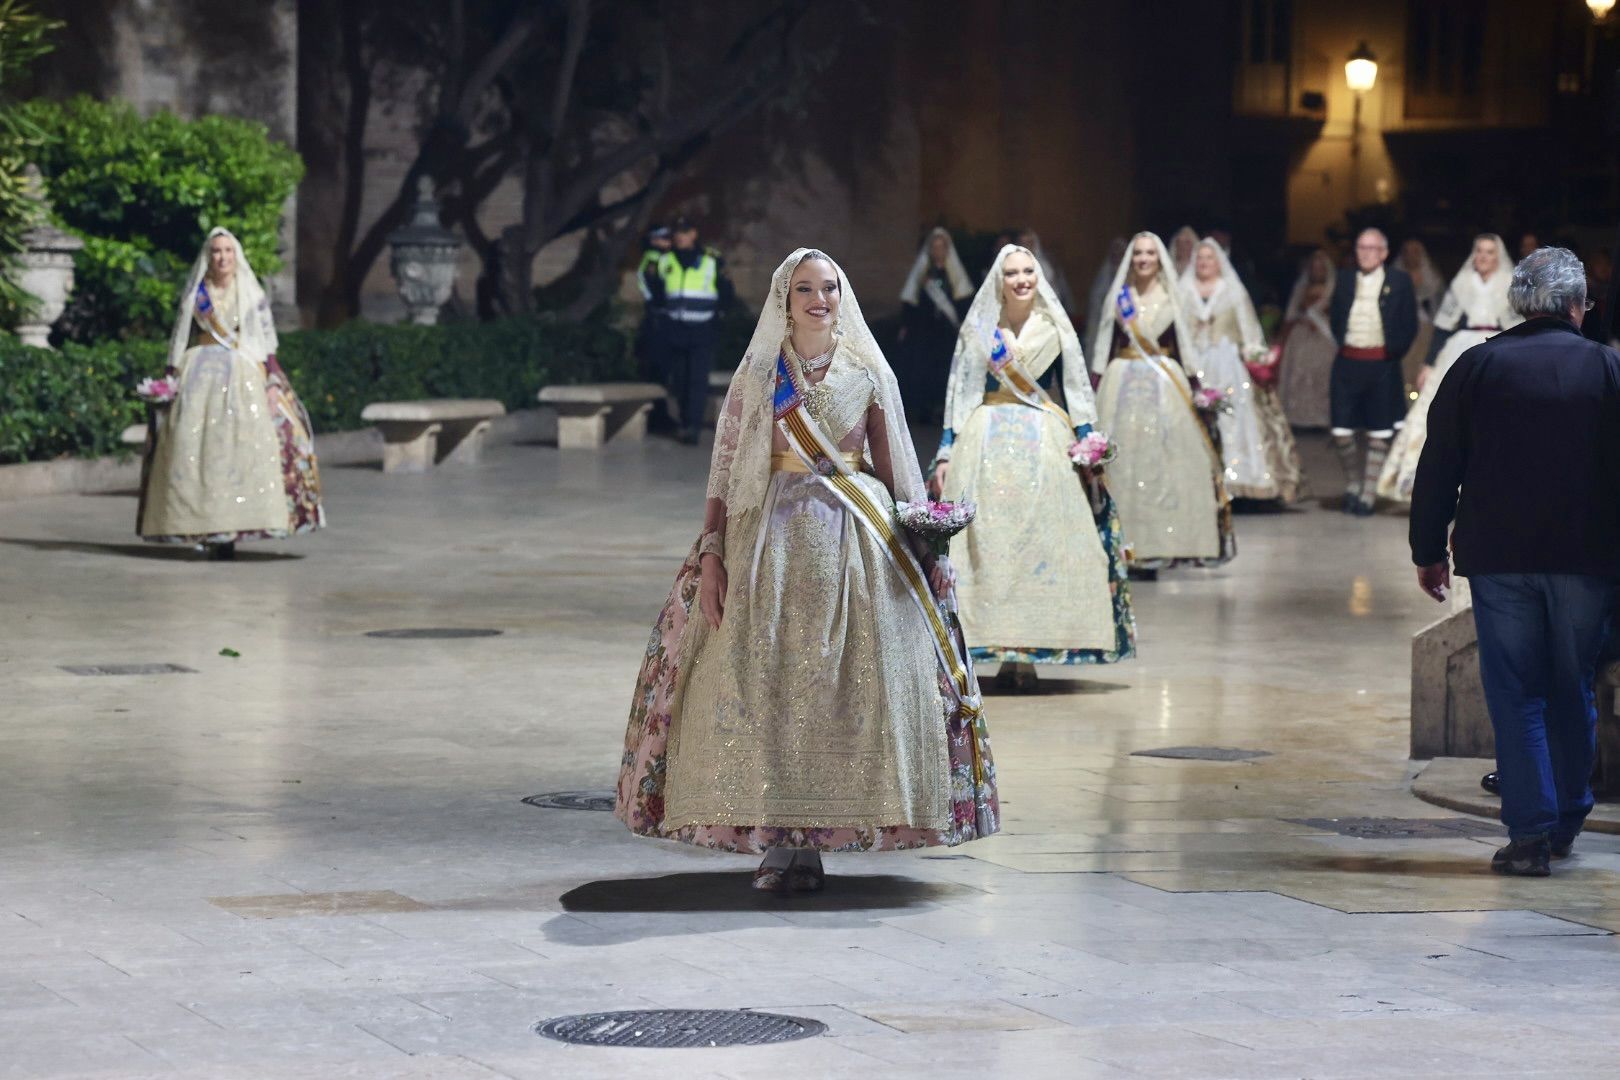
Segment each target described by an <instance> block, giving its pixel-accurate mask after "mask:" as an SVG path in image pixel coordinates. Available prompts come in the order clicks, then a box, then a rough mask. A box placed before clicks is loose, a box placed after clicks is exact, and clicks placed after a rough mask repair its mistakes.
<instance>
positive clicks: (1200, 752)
mask: <svg viewBox="0 0 1620 1080" xmlns="http://www.w3.org/2000/svg"><path fill="white" fill-rule="evenodd" d="M1270 756H1271V751H1270V750H1235V749H1233V748H1232V747H1229V746H1166V747H1165V748H1164V749H1162V750H1137V751H1134V752H1133V753H1132V754H1131V757H1163V758H1179V759H1181V760H1184V761H1252V760H1253V759H1255V758H1263V757H1270Z"/></svg>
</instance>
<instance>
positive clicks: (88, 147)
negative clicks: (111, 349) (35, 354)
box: [22, 97, 304, 341]
mask: <svg viewBox="0 0 1620 1080" xmlns="http://www.w3.org/2000/svg"><path fill="white" fill-rule="evenodd" d="M22 115H23V117H24V119H25V120H26V121H27V122H28V123H29V124H30V125H31V126H32V127H33V128H35V129H37V130H38V131H39V132H41V134H42V140H41V145H39V146H38V147H36V148H35V149H34V158H35V160H36V161H37V162H38V164H39V167H40V170H41V171H42V172H44V174H45V177H46V179H47V181H48V182H49V185H50V191H51V201H52V204H53V205H54V207H55V211H56V216H57V218H58V219H59V220H60V221H61V223H62V225H63V226H64V227H65V228H67V229H69V230H71V231H72V232H74V233H76V234H78V235H79V236H82V237H83V238H84V241H85V247H84V251H83V252H81V253H80V254H79V256H78V258H77V259H76V261H75V268H76V269H75V279H76V281H75V286H74V292H73V298H72V300H71V302H70V303H69V305H68V310H67V312H66V313H65V314H64V315H63V318H62V321H61V323H59V324H58V325H59V326H60V327H61V329H62V331H63V332H64V334H65V335H66V336H67V338H69V339H70V340H74V341H99V340H103V339H106V338H143V337H160V336H162V335H163V334H165V333H167V331H168V329H169V324H170V322H172V320H173V318H174V303H175V287H176V286H175V283H176V282H177V281H183V280H184V278H185V275H186V272H187V271H188V270H189V269H190V267H191V263H192V261H193V260H194V259H195V258H196V257H197V252H198V250H199V249H200V248H201V246H202V238H203V236H204V235H206V234H207V232H208V230H209V229H211V228H213V227H214V226H216V225H223V226H225V227H226V228H228V229H230V230H231V231H232V232H234V233H235V234H236V235H237V236H238V237H239V238H240V239H241V241H242V246H243V248H244V249H245V250H246V252H247V257H248V261H249V262H250V263H252V264H253V269H254V271H255V272H256V273H257V274H258V275H259V276H260V277H261V278H264V277H268V276H270V275H271V274H273V273H275V272H276V271H278V270H280V269H281V258H280V256H279V255H278V254H277V227H278V224H279V222H280V217H281V209H282V206H283V204H284V203H285V202H286V200H287V197H288V196H289V195H291V194H292V192H293V190H294V189H295V188H296V187H297V186H298V181H299V180H300V179H301V178H302V177H303V173H304V164H303V162H302V161H301V160H300V159H299V157H298V155H297V154H296V153H295V152H293V150H292V149H291V148H289V147H286V146H283V145H281V144H280V143H276V142H273V141H271V139H270V136H269V133H268V132H267V130H266V129H265V127H264V126H263V125H262V124H256V123H252V122H250V121H246V120H238V119H235V118H232V117H224V116H208V117H204V118H202V119H200V120H181V119H180V118H179V117H177V116H175V115H174V114H173V113H168V112H160V113H157V114H155V115H153V116H151V117H148V118H145V119H142V118H141V117H140V116H138V115H137V114H136V112H135V110H134V109H132V108H131V107H130V106H128V105H125V104H122V103H113V102H100V101H94V100H92V99H90V98H88V97H78V98H74V99H73V100H72V101H69V102H66V103H60V102H53V101H32V102H29V103H28V104H27V105H25V106H24V107H23V109H22Z"/></svg>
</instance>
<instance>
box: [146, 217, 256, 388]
mask: <svg viewBox="0 0 1620 1080" xmlns="http://www.w3.org/2000/svg"><path fill="white" fill-rule="evenodd" d="M216 236H225V237H229V238H230V241H231V244H232V245H233V246H235V248H236V281H235V287H236V306H237V314H238V317H239V318H240V320H241V323H242V325H241V329H240V330H239V331H238V333H237V351H238V352H240V353H242V354H243V355H244V356H246V357H248V358H249V359H252V360H257V361H259V362H260V363H261V364H262V363H263V362H264V361H265V358H266V357H269V356H273V355H275V352H276V324H275V320H274V319H272V318H271V316H270V301H269V299H268V298H266V297H265V295H264V289H263V288H262V287H260V285H259V279H258V278H257V277H255V276H254V273H253V267H251V266H249V265H248V261H247V254H246V253H245V252H244V251H243V250H242V242H241V241H240V240H238V239H237V238H236V235H235V234H234V233H232V232H231V231H230V230H229V229H225V228H221V227H218V226H215V227H214V228H212V229H210V230H208V235H207V236H206V237H205V238H204V239H203V244H202V251H201V252H200V253H199V254H198V255H197V261H196V262H194V263H192V265H191V276H190V277H188V278H187V279H186V289H185V292H183V293H181V294H180V304H179V311H178V312H176V315H175V320H174V333H173V334H172V335H170V337H169V366H170V367H171V368H178V367H179V366H180V359H181V357H183V356H185V354H186V349H187V347H188V346H189V345H190V343H191V327H192V321H193V319H194V317H195V313H196V309H197V286H198V285H200V284H201V283H202V280H203V278H204V277H206V276H207V275H208V245H209V244H210V243H212V242H213V240H214V237H216Z"/></svg>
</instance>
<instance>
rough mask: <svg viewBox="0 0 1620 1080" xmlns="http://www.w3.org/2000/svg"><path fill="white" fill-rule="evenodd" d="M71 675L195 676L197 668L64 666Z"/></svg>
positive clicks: (166, 666)
mask: <svg viewBox="0 0 1620 1080" xmlns="http://www.w3.org/2000/svg"><path fill="white" fill-rule="evenodd" d="M62 670H63V671H65V672H67V673H68V674H70V675H195V674H197V669H196V668H188V667H182V666H180V665H179V664H64V665H62Z"/></svg>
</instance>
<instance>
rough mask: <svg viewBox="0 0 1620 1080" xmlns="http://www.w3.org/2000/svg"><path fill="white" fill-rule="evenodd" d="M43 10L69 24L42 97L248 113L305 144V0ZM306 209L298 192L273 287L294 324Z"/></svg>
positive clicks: (98, 4)
mask: <svg viewBox="0 0 1620 1080" xmlns="http://www.w3.org/2000/svg"><path fill="white" fill-rule="evenodd" d="M38 7H39V10H41V11H42V12H45V13H47V14H50V15H52V16H54V17H56V18H59V19H61V20H63V21H64V22H65V23H66V24H67V25H66V26H65V27H64V28H63V30H62V31H61V33H60V34H59V35H58V37H57V48H56V51H55V53H54V54H52V56H51V57H50V59H49V60H48V61H47V62H45V63H43V64H41V65H40V71H39V72H38V75H37V80H38V82H39V84H40V85H39V89H40V90H41V91H42V92H43V93H47V94H51V95H54V96H67V95H70V94H75V93H89V94H93V95H95V96H96V97H100V98H119V99H122V100H124V101H127V102H129V103H130V104H132V105H134V106H135V107H136V109H137V110H139V111H140V112H141V113H142V114H151V113H154V112H157V111H159V110H162V109H167V110H169V111H171V112H174V113H176V114H178V115H180V116H183V117H187V118H195V117H199V116H209V115H215V114H223V115H229V116H240V117H246V118H248V119H251V120H257V121H259V122H260V123H262V124H265V125H266V126H267V127H268V128H269V129H270V134H271V137H273V138H275V139H278V140H280V141H282V142H285V143H288V144H291V145H296V144H297V141H298V99H297V87H298V78H297V71H298V3H297V0H255V2H253V3H226V2H223V0H216V2H207V0H41V2H40V3H39V5H38ZM297 213H298V197H297V195H296V194H295V195H294V196H293V197H292V198H291V199H289V200H288V203H287V207H286V209H285V211H284V212H283V216H282V221H283V227H282V230H281V253H282V258H283V260H284V269H283V270H282V272H281V273H280V274H277V275H276V276H275V277H274V278H271V279H269V280H268V281H267V282H266V288H267V289H268V291H269V292H270V294H271V298H272V301H273V302H274V303H275V305H276V308H277V318H278V320H280V321H282V322H284V323H290V324H292V325H296V324H297V319H298V315H297V310H296V306H295V305H296V302H297V292H296V274H295V268H296V266H297V263H298V250H297V229H296V228H294V227H293V222H294V221H295V220H296V219H297ZM199 240H200V238H199ZM181 284H183V283H182V282H177V283H176V285H175V288H176V289H178V288H180V286H181Z"/></svg>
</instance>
